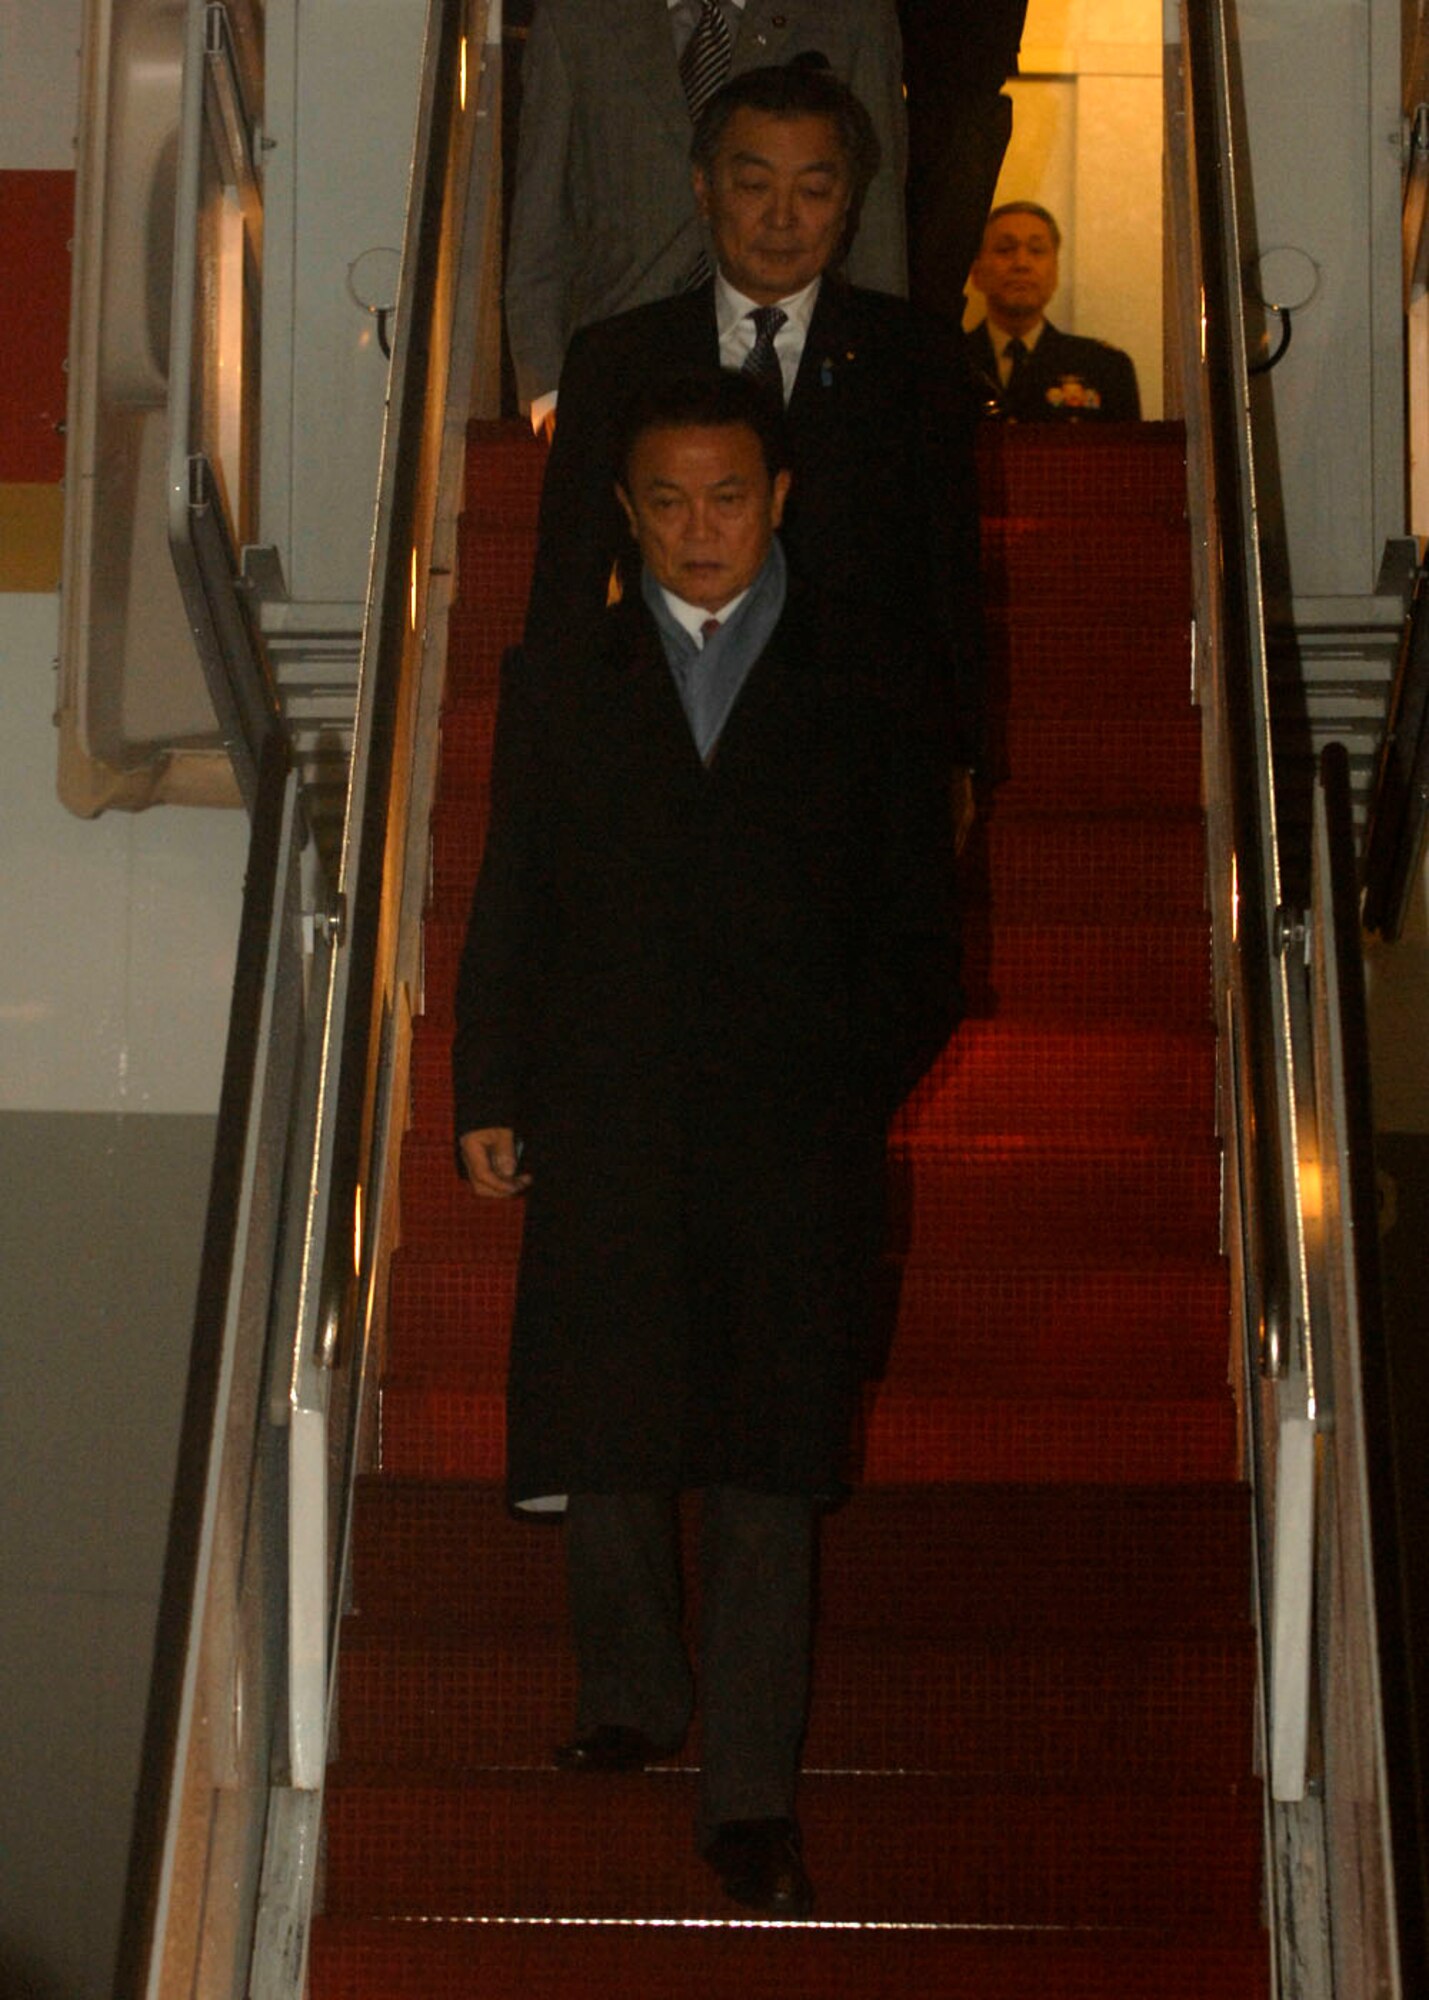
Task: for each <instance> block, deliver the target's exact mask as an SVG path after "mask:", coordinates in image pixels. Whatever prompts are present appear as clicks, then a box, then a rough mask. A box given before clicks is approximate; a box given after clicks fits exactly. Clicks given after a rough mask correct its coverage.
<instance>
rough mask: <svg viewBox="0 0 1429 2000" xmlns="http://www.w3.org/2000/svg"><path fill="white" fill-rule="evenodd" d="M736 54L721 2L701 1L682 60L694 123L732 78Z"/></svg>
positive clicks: (681, 74)
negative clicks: (717, 92) (697, 18)
mask: <svg viewBox="0 0 1429 2000" xmlns="http://www.w3.org/2000/svg"><path fill="white" fill-rule="evenodd" d="M733 55H734V43H733V41H732V40H731V38H730V32H729V22H728V21H726V19H725V18H724V8H723V7H722V6H721V5H720V0H701V5H700V18H699V20H698V21H696V23H695V31H694V33H693V34H692V35H691V36H690V39H689V40H688V41H687V42H686V44H685V48H684V53H683V54H682V55H681V57H680V82H681V83H682V84H683V85H684V87H685V102H686V103H687V104H688V105H689V107H690V119H691V122H692V123H695V124H698V122H699V116H700V113H701V112H702V111H703V110H704V108H705V106H706V105H707V104H708V103H709V101H710V99H711V98H712V97H713V96H714V94H715V92H716V91H717V90H718V89H719V87H720V85H721V84H722V83H723V82H724V80H725V78H726V77H727V76H728V75H729V65H730V61H731V59H732V57H733Z"/></svg>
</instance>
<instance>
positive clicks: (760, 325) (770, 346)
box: [739, 306, 789, 403]
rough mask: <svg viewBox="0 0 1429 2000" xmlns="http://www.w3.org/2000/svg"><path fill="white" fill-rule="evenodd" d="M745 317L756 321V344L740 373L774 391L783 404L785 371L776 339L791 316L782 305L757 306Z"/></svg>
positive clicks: (761, 386)
mask: <svg viewBox="0 0 1429 2000" xmlns="http://www.w3.org/2000/svg"><path fill="white" fill-rule="evenodd" d="M745 316H746V318H748V319H752V320H753V321H754V345H753V347H751V348H750V350H749V352H748V354H746V355H745V357H744V365H743V367H742V368H741V369H740V371H739V372H740V374H741V375H748V376H749V377H750V379H751V381H755V382H757V383H758V384H759V386H760V388H761V389H768V390H770V391H771V393H772V394H774V395H776V396H777V397H778V398H779V400H780V402H781V403H782V402H783V400H784V371H783V369H782V368H781V367H780V366H779V356H778V355H777V354H776V353H775V352H774V340H775V336H776V335H777V333H778V332H779V329H780V327H781V326H783V325H784V323H785V321H786V320H787V319H788V317H789V315H788V313H786V312H785V310H784V308H783V307H782V306H756V307H755V308H754V311H753V312H752V313H748V314H746V315H745Z"/></svg>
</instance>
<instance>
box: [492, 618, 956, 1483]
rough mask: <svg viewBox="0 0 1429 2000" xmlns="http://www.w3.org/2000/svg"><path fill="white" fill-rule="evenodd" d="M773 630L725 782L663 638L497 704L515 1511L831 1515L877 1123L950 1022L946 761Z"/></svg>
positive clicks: (879, 688)
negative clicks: (515, 1274) (687, 1498)
mask: <svg viewBox="0 0 1429 2000" xmlns="http://www.w3.org/2000/svg"><path fill="white" fill-rule="evenodd" d="M804 630H805V626H804V619H803V615H802V614H801V613H800V612H799V610H798V607H797V606H796V605H795V606H791V607H789V608H787V609H786V611H785V614H784V617H783V619H782V620H781V623H780V625H779V627H778V629H777V630H776V632H775V634H774V635H773V637H772V638H771V640H770V642H769V645H768V646H767V647H766V649H765V652H764V654H763V655H762V657H761V658H760V659H759V660H758V661H757V662H756V663H755V665H754V667H753V668H752V669H751V671H750V674H749V677H748V679H747V681H746V682H745V685H744V687H743V689H742V691H741V694H740V696H739V699H738V701H737V703H736V705H735V708H734V710H733V712H732V714H731V716H730V719H729V721H728V723H727V724H726V727H725V730H724V733H723V735H722V737H721V739H720V742H719V744H718V746H717V749H716V751H715V754H714V756H713V759H712V761H711V763H710V765H709V766H708V767H707V766H705V765H704V764H703V763H702V762H701V760H700V757H699V755H698V753H697V751H696V750H695V747H694V743H693V740H692V738H691V735H690V731H689V727H688V724H687V722H686V720H685V716H684V712H683V710H682V708H681V706H680V702H679V698H678V695H677V693H676V690H675V687H674V683H673V680H672V677H671V674H670V671H669V668H668V665H667V664H666V661H665V657H664V653H663V650H662V648H661V645H660V641H659V637H658V634H657V632H656V629H655V626H654V623H653V621H652V620H651V618H650V616H649V613H648V612H647V611H646V609H645V607H644V605H643V603H641V602H640V600H639V599H638V597H637V598H635V599H634V600H627V601H626V602H625V603H624V604H621V605H619V606H617V607H615V608H614V609H613V610H612V611H611V612H609V613H608V614H607V616H606V618H605V619H604V621H603V623H602V624H601V625H600V627H599V628H598V629H597V631H596V632H595V633H594V634H593V635H588V636H587V638H586V640H585V641H584V642H583V644H582V647H581V651H580V655H579V657H574V656H569V655H568V656H566V657H564V658H560V659H554V658H552V657H551V656H549V655H548V656H546V657H545V658H543V660H542V662H541V664H540V666H539V667H537V666H536V665H535V664H534V663H531V664H529V665H528V664H526V663H524V662H523V660H522V658H521V656H520V655H519V654H515V655H513V656H512V657H511V660H510V661H509V662H508V666H507V671H506V673H505V675H504V677H503V687H502V696H501V707H500V714H499V719H498V726H497V743H496V752H495V762H494V768H493V792H492V820H491V826H490V830H489V834H488V838H487V846H486V853H485V857H484V861H483V866H482V870H481V876H480V880H479V882H478V885H477V889H476V894H475V897H474V899H473V905H472V913H471V921H470V925H469V929H468V936H467V942H466V947H465V951H464V955H463V963H462V970H461V979H460V988H459V993H458V1008H457V1014H458V1025H457V1035H456V1043H455V1052H454V1053H455V1060H454V1081H455V1097H456V1113H457V1130H458V1133H460V1132H464V1131H471V1130H476V1129H479V1128H481V1127H485V1126H492V1125H510V1126H512V1127H514V1129H515V1130H516V1132H517V1134H518V1136H519V1137H520V1139H521V1140H522V1142H523V1145H524V1154H523V1161H524V1165H525V1167H526V1169H528V1170H529V1171H530V1173H531V1174H532V1176H533V1177H534V1178H533V1186H532V1189H531V1192H530V1194H529V1195H528V1196H527V1197H526V1209H527V1213H526V1221H525V1236H524V1243H523V1250H522V1260H521V1271H520V1279H519V1285H518V1298H517V1307H516V1317H515V1325H514V1331H513V1340H512V1354H511V1366H510V1376H509V1387H508V1484H509V1495H510V1498H511V1500H512V1501H513V1502H516V1503H519V1502H521V1501H523V1500H529V1499H533V1498H536V1497H538V1496H540V1495H543V1494H550V1493H567V1492H573V1491H595V1492H620V1491H675V1490H678V1489H680V1488H681V1487H684V1486H692V1485H701V1484H705V1483H709V1482H724V1483H732V1484H739V1485H743V1486H746V1487H750V1488H753V1489H755V1490H767V1491H774V1492H800V1493H802V1492H808V1493H815V1494H829V1493H834V1492H836V1491H837V1490H838V1487H839V1484H840V1475H841V1471H842V1468H843V1461H844V1455H845V1452H846V1448H847V1437H848V1429H849V1419H850V1415H851V1411H852V1405H853V1401H854V1398H855V1396H856V1393H857V1385H858V1381H859V1379H860V1375H861V1373H862V1372H863V1364H864V1361H865V1352H866V1346H865V1343H866V1330H867V1329H866V1315H867V1308H868V1300H869V1292H870V1278H871V1276H872V1272H873V1269H874V1264H875V1260H876V1258H877V1255H878V1253H879V1249H880V1243H879V1228H880V1210H881V1186H882V1165H883V1141H884V1134H885V1128H886V1124H887V1120H888V1117H889V1115H890V1113H891V1111H892V1110H893V1109H894V1108H895V1106H896V1104H897V1103H898V1101H899V1099H900V1098H901V1097H902V1095H903V1094H904V1093H905V1091H906V1090H907V1089H908V1087H909V1086H910V1085H911V1084H912V1082H913V1081H914V1080H915V1079H916V1077H917V1076H918V1075H919V1074H920V1073H921V1071H922V1070H923V1069H924V1068H925V1067H926V1066H927V1064H928V1063H929V1062H930V1061H931V1060H932V1058H933V1056H934V1055H935V1054H936V1053H937V1050H938V1049H939V1047H940V1046H941V1045H942V1043H943V1041H944V1040H945V1039H946V1037H947V1035H948V1033H949V1031H950V1029H951V1028H952V1026H953V1024H954V1022H955V1020H956V1015H957V1005H958V995H957V944H956V934H955V919H954V909H953V892H952V852H951V841H950V836H949V829H948V824H947V822H948V812H947V777H946V754H945V745H944V732H943V730H942V729H941V728H940V727H939V726H938V724H937V722H936V721H935V720H934V719H932V718H931V717H930V712H929V710H928V708H927V707H926V706H925V705H924V704H923V702H922V701H921V699H918V698H915V697H914V695H913V693H912V690H911V685H909V684H905V685H904V686H903V687H902V688H901V689H900V690H898V691H896V692H895V691H891V690H890V688H889V687H888V684H887V682H886V680H885V679H883V678H882V677H881V676H878V675H876V674H872V673H869V672H867V671H863V670H860V669H859V667H858V666H857V664H854V665H852V666H850V665H848V664H845V665H843V666H838V665H831V664H829V663H827V662H824V663H822V664H816V657H815V653H814V649H813V648H812V647H811V646H810V645H809V644H808V643H807V641H806V639H805V638H804V637H803V632H804Z"/></svg>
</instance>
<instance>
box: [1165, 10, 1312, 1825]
mask: <svg viewBox="0 0 1429 2000" xmlns="http://www.w3.org/2000/svg"><path fill="white" fill-rule="evenodd" d="M1180 28H1181V36H1182V39H1181V42H1180V44H1179V45H1178V46H1175V47H1172V48H1170V49H1168V59H1169V60H1168V67H1167V83H1168V130H1167V137H1168V146H1167V152H1168V159H1169V160H1170V161H1171V163H1172V176H1171V178H1172V187H1173V192H1174V195H1175V199H1176V205H1177V206H1176V225H1177V226H1176V247H1177V253H1178V268H1177V279H1178V285H1179V290H1180V294H1181V300H1180V306H1181V309H1180V312H1179V314H1178V325H1179V329H1180V332H1181V336H1182V341H1183V351H1182V355H1181V373H1182V380H1183V383H1184V386H1185V402H1186V423H1187V437H1188V447H1189V453H1190V460H1191V466H1192V472H1193V476H1192V477H1191V479H1190V481H1189V484H1188V493H1189V501H1190V509H1191V515H1192V526H1193V550H1194V555H1195V594H1196V623H1195V634H1196V677H1197V693H1198V696H1199V699H1200V702H1201V709H1202V717H1203V739H1204V757H1205V771H1206V778H1205V790H1206V798H1207V849H1208V858H1209V866H1210V906H1211V912H1212V937H1213V947H1214V963H1215V973H1216V1010H1217V1019H1218V1024H1219V1027H1220V1030H1221V1045H1222V1049H1223V1051H1224V1058H1223V1066H1222V1092H1221V1108H1222V1130H1223V1133H1224V1135H1225V1140H1226V1147H1227V1176H1226V1187H1227V1202H1226V1233H1227V1239H1228V1248H1229V1249H1230V1251H1231V1253H1232V1273H1233V1282H1234V1289H1235V1296H1236V1300H1237V1304H1238V1306H1239V1309H1240V1320H1241V1325H1242V1329H1243V1335H1244V1340H1245V1346H1246V1356H1247V1385H1246V1386H1247V1393H1246V1396H1245V1419H1246V1436H1247V1440H1248V1446H1249V1461H1250V1465H1249V1469H1250V1472H1251V1477H1252V1481H1253V1484H1254V1485H1255V1488H1256V1491H1257V1495H1258V1499H1259V1508H1258V1516H1257V1519H1258V1527H1259V1537H1258V1544H1257V1553H1258V1558H1259V1560H1258V1564H1257V1579H1258V1592H1259V1605H1258V1609H1259V1623H1260V1629H1261V1632H1262V1637H1263V1644H1262V1652H1261V1659H1262V1667H1263V1676H1264V1685H1263V1691H1262V1696H1263V1703H1264V1711H1265V1715H1264V1720H1265V1730H1266V1737H1267V1753H1268V1764H1269V1772H1268V1776H1269V1780H1270V1793H1271V1796H1272V1798H1274V1799H1276V1800H1285V1801H1290V1800H1296V1799H1300V1798H1302V1797H1303V1796H1304V1793H1305V1789H1306V1784H1307V1779H1308V1761H1307V1760H1308V1752H1309V1742H1310V1713H1311V1700H1312V1659H1311V1638H1312V1607H1313V1595H1314V1593H1313V1584H1314V1534H1315V1507H1314V1495H1315V1432H1316V1424H1317V1420H1318V1405H1317V1398H1318V1393H1319V1392H1318V1390H1317V1385H1316V1380H1315V1354H1314V1350H1313V1344H1312V1341H1311V1337H1310V1273H1309V1269H1308V1264H1307V1257H1306V1239H1305V1216H1304V1212H1303V1207H1302V1201H1301V1188H1300V1177H1299V1161H1300V1146H1301V1134H1300V1115H1299V1110H1300V1107H1299V1104H1298V1095H1299V1092H1300V1091H1301V1090H1302V1089H1303V1088H1304V1078H1303V1077H1302V1076H1299V1075H1297V1067H1296V1041H1295V1030H1294V1022H1293V1019H1292V1010H1293V1005H1294V992H1293V990H1292V984H1291V979H1290V967H1289V964H1288V956H1289V953H1290V951H1291V949H1292V948H1293V947H1294V946H1295V944H1296V943H1297V941H1303V938H1304V925H1303V922H1301V921H1300V920H1299V919H1298V918H1297V917H1296V915H1295V913H1294V912H1291V911H1289V910H1287V909H1286V908H1285V906H1284V905H1283V903H1282V901H1281V884H1280V866H1279V854H1278V842H1277V832H1276V820H1275V797H1274V780H1273V770H1272V764H1271V731H1270V697H1269V684H1268V673H1267V649H1266V640H1265V617H1264V607H1263V601H1262V592H1261V578H1260V560H1259V541H1258V515H1257V508H1256V490H1255V464H1254V438H1253V431H1252V423H1251V409H1250V394H1249V376H1248V369H1247V355H1246V339H1245V328H1244V322H1243V307H1242V296H1241V280H1240V272H1241V252H1240V223H1239V216H1238V212H1237V203H1236V174H1237V156H1236V144H1235V116H1234V91H1233V69H1232V53H1231V45H1230V39H1229V31H1228V20H1227V11H1226V6H1225V4H1224V0H1204V4H1200V3H1199V0H1195V3H1194V4H1193V0H1183V3H1182V6H1181V10H1180ZM1187 163H1189V174H1188V173H1187V170H1186V168H1187ZM1261 1383H1264V1384H1265V1385H1266V1388H1265V1390H1264V1392H1262V1389H1261V1387H1260V1384H1261ZM1272 1493H1273V1496H1274V1498H1273V1502H1272V1499H1271V1495H1272Z"/></svg>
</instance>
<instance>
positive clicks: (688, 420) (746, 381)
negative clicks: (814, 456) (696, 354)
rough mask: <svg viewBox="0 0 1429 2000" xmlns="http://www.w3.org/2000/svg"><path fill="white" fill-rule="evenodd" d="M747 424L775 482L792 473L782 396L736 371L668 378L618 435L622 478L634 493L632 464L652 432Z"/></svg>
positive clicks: (642, 394) (631, 411)
mask: <svg viewBox="0 0 1429 2000" xmlns="http://www.w3.org/2000/svg"><path fill="white" fill-rule="evenodd" d="M735 424H743V425H744V426H745V427H746V429H748V430H751V431H753V433H754V435H755V436H756V437H757V438H758V440H759V448H760V450H761V452H762V453H763V454H764V464H765V467H766V469H767V471H768V473H769V477H770V479H771V480H772V479H774V478H775V477H776V476H777V474H779V473H781V472H785V471H787V470H788V467H789V458H790V454H789V426H788V424H787V423H786V422H785V419H784V406H783V404H782V403H781V402H780V400H779V398H778V397H777V396H772V395H771V394H770V393H769V391H768V390H767V389H765V388H762V387H761V386H760V384H759V383H758V382H755V381H753V380H751V378H750V377H749V376H748V375H739V374H736V373H735V372H734V370H733V369H730V368H708V369H705V370H704V371H703V372H701V373H699V374H691V375H674V376H668V377H667V378H666V379H665V380H664V381H655V382H649V383H647V384H646V385H645V387H644V388H642V389H640V390H639V391H638V392H637V393H636V395H635V396H634V397H632V399H631V401H630V403H629V405H628V406H627V408H626V409H625V411H624V414H623V415H622V417H621V421H620V428H619V430H618V431H617V433H616V455H615V469H616V476H617V477H618V478H619V480H620V483H621V485H622V486H623V487H625V488H626V490H627V491H628V490H629V487H630V461H631V459H632V458H633V457H634V456H635V447H636V445H637V444H639V442H640V440H641V438H643V437H644V436H645V435H646V434H647V432H649V431H665V430H671V431H688V430H724V429H727V428H729V427H731V426H733V425H735Z"/></svg>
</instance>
